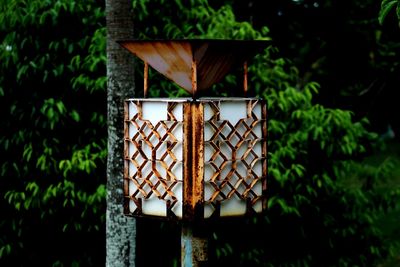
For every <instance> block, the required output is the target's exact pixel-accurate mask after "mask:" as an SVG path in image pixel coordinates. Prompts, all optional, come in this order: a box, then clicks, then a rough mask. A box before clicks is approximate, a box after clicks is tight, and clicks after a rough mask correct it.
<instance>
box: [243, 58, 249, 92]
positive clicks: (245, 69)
mask: <svg viewBox="0 0 400 267" xmlns="http://www.w3.org/2000/svg"><path fill="white" fill-rule="evenodd" d="M247 71H248V70H247V61H245V62H244V63H243V92H244V96H247V90H248V87H247Z"/></svg>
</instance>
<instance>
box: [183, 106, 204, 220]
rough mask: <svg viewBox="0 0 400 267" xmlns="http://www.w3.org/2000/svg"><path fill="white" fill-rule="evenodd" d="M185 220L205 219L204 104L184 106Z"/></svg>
mask: <svg viewBox="0 0 400 267" xmlns="http://www.w3.org/2000/svg"><path fill="white" fill-rule="evenodd" d="M183 133H184V139H183V173H184V176H183V219H185V220H188V221H193V220H196V219H197V220H199V219H202V218H203V213H204V206H203V202H204V184H203V181H204V138H203V135H204V117H203V103H201V102H198V101H196V102H189V103H187V104H186V105H184V106H183Z"/></svg>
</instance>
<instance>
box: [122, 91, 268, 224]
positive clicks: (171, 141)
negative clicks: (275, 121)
mask: <svg viewBox="0 0 400 267" xmlns="http://www.w3.org/2000/svg"><path fill="white" fill-rule="evenodd" d="M235 101H236V102H235ZM147 102H157V100H150V101H149V100H135V99H133V100H132V99H131V100H128V101H126V103H125V138H124V140H125V146H124V150H125V151H124V153H125V170H124V195H125V200H126V201H125V214H130V215H135V216H141V215H146V216H147V215H155V216H162V217H178V218H182V219H184V220H197V219H202V218H209V217H214V216H215V217H219V216H221V217H224V216H239V215H245V214H249V213H254V212H256V213H259V212H261V211H263V210H264V209H265V208H266V199H265V196H266V176H267V144H266V136H267V125H266V124H267V123H266V116H267V114H266V104H265V102H264V101H261V100H258V99H249V98H243V99H239V100H232V99H225V100H218V99H200V100H196V101H193V100H190V99H186V100H184V101H180V102H179V101H174V100H164V101H158V102H157V103H161V102H162V103H165V110H164V111H163V113H165V114H166V116H165V119H160V120H156V121H154V120H153V121H151V120H148V119H144V116H143V109H144V108H143V105H144V103H147ZM234 102H235V103H234ZM226 103H228V105H229V103H234V105H233V106H231V107H230V110H229V109H227V108H226V106H225V105H226ZM238 104H239V105H242V106H243V111H242V112H239V113H240V115H236V117H237V118H236V121H235V119H234V120H232V119H230V118H227V117H229V115H227V114H232V107H233V108H234V109H233V111H234V112H235V111H236V110H235V109H236V107H237V106H236V105H238ZM132 107H133V108H132ZM132 109H133V110H135V112H132V111H131V110H132ZM177 110H179V111H178V112H177ZM227 110H228V111H227ZM158 112H160V111H158ZM236 113H238V112H236ZM152 200H156V201H158V202H157V203H158V204H157V205H158V208H161V209H163V210H164V211H163V212H161V213H160V212H158V213H157V212H156V213H150V214H149V213H146V211H145V209H144V205H146V203H149V201H152ZM160 203H163V204H160ZM226 205H230V208H229V209H232V207H233V210H235V209H236V210H237V211H234V212H233V213H232V212H226V210H228V209H227V208H226ZM237 207H239V208H237Z"/></svg>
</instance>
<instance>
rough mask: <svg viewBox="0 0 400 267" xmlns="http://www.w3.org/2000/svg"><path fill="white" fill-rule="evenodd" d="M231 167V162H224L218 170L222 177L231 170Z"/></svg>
mask: <svg viewBox="0 0 400 267" xmlns="http://www.w3.org/2000/svg"><path fill="white" fill-rule="evenodd" d="M231 168H232V163H230V162H229V163H226V164H225V166H224V167H223V168H222V170H221V172H220V174H221V177H222V179H224V178H225V177H226V176H227V175H228V173H229V172H230V171H231Z"/></svg>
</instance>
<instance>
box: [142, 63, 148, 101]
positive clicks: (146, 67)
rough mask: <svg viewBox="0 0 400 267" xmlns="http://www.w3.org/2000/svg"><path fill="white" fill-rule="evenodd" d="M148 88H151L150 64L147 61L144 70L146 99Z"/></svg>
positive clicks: (144, 94)
mask: <svg viewBox="0 0 400 267" xmlns="http://www.w3.org/2000/svg"><path fill="white" fill-rule="evenodd" d="M148 88H149V64H148V63H147V62H146V61H145V62H144V69H143V96H144V98H146V97H147V91H148Z"/></svg>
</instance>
